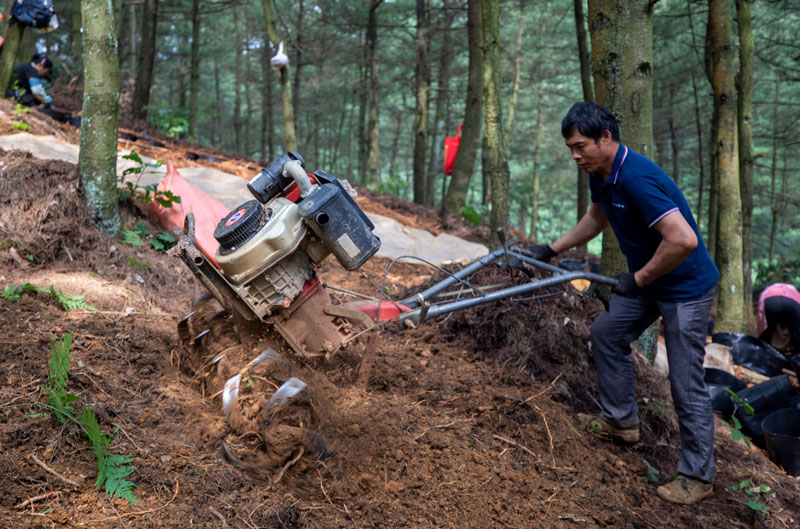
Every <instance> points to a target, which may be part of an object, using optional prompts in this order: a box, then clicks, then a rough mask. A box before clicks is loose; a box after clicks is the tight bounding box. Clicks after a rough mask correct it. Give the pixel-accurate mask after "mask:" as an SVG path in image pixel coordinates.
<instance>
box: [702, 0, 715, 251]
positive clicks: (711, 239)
mask: <svg viewBox="0 0 800 529" xmlns="http://www.w3.org/2000/svg"><path fill="white" fill-rule="evenodd" d="M712 16H713V11H712V10H711V9H709V10H708V23H707V24H706V46H705V54H704V60H705V73H706V77H707V78H708V82H709V83H710V84H711V88H712V90H713V89H714V80H713V72H712V69H711V62H712V57H711V44H710V43H711V31H712V29H713V28H712V25H713V23H714V22H713V21H712ZM717 111H718V108H717V105H716V104H715V105H714V109H713V115H712V117H711V145H710V147H709V153H710V156H711V163H710V164H709V167H710V169H711V177H710V179H709V180H710V190H709V193H708V240H707V241H706V242H707V245H706V246H707V247H708V253H710V254H711V257H712V258H713V259H714V262H718V257H719V252H718V241H719V152H718V150H717V146H716V145H715V144H714V141H715V139H716V137H717V131H716V127H717V125H718V123H719V118H718V116H717Z"/></svg>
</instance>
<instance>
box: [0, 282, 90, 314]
mask: <svg viewBox="0 0 800 529" xmlns="http://www.w3.org/2000/svg"><path fill="white" fill-rule="evenodd" d="M25 292H42V293H44V294H50V295H52V296H53V298H55V300H56V301H58V304H59V305H61V308H62V309H64V312H69V311H71V310H77V309H83V310H90V311H92V312H97V308H96V307H95V306H93V305H90V304H89V303H86V302H85V301H84V300H85V299H86V296H75V295H72V294H65V293H64V292H61V291H59V290H56V288H55V287H54V286H52V285H50V288H49V289H46V288H39V287H37V286H36V285H32V284H30V283H24V284H22V285H6V286H5V288H4V289H3V293H2V296H3V298H5V299H7V300H9V301H17V300H18V299H19V298H20V297H21V296H22V294H24V293H25Z"/></svg>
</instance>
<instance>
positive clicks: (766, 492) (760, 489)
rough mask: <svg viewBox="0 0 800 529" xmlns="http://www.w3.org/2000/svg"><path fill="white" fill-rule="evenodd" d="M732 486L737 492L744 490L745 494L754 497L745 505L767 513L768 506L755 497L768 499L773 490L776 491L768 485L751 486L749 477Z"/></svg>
mask: <svg viewBox="0 0 800 529" xmlns="http://www.w3.org/2000/svg"><path fill="white" fill-rule="evenodd" d="M731 488H732V489H733V490H734V491H737V492H744V493H745V494H747V495H748V496H750V497H751V498H753V499H750V500H747V502H745V505H747V506H748V507H750V508H751V509H753V510H754V511H756V512H759V513H766V512H767V506H766V505H764V504H763V503H761V502H760V501H758V500H756V499H755V498H759V499H767V498H769V497H770V496H771V495H772V493H773V492H775V491H774V490H773V489H772V488H771V487H767V486H766V485H759V486H755V485H753V486H751V483H750V480H749V479H746V480H744V481H742V482H740V483H734V484H733V485H732V486H731Z"/></svg>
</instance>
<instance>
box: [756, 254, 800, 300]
mask: <svg viewBox="0 0 800 529" xmlns="http://www.w3.org/2000/svg"><path fill="white" fill-rule="evenodd" d="M753 268H755V271H756V278H755V281H754V282H753V285H754V286H753V291H754V292H755V293H760V292H761V291H762V290H764V289H765V288H767V287H768V286H769V285H771V284H773V283H788V284H790V285H798V284H800V253H797V254H795V256H794V257H792V258H790V259H789V260H787V261H775V262H772V263H769V262H766V261H762V262H756V263H754V266H753Z"/></svg>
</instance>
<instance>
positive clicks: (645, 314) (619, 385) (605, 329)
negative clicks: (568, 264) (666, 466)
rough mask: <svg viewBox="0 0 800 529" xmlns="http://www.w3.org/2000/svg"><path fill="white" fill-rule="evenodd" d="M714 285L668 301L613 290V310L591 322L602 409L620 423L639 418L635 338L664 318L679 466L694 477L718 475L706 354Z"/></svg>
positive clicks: (606, 417) (625, 424)
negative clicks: (677, 427) (683, 298)
mask: <svg viewBox="0 0 800 529" xmlns="http://www.w3.org/2000/svg"><path fill="white" fill-rule="evenodd" d="M713 299H714V290H713V289H712V290H711V291H710V292H708V293H707V294H706V295H704V296H703V297H701V298H700V299H698V300H695V301H685V302H666V301H659V300H654V299H652V298H647V297H641V298H626V297H623V296H614V298H612V300H611V305H610V307H609V311H608V312H603V314H601V315H600V317H599V318H597V321H595V322H594V324H593V325H592V331H591V337H592V351H593V352H594V360H595V364H596V365H597V380H598V394H599V397H600V406H601V410H600V415H601V417H602V418H603V419H604V420H606V421H607V422H609V423H611V424H615V425H617V426H621V427H629V426H635V425H637V424H639V414H638V412H639V410H638V407H637V405H636V388H635V386H634V378H633V357H632V356H631V348H630V343H631V342H632V341H634V340H635V339H636V338H638V337H639V335H640V334H642V332H644V330H645V329H647V327H649V326H650V324H651V323H653V322H654V321H655V320H656V318H658V316H659V314H660V315H661V317H662V318H663V322H664V330H665V339H666V346H667V358H668V360H669V381H670V386H671V389H672V400H673V402H674V404H675V411H676V413H677V415H678V423H679V425H680V435H681V457H680V460H679V461H678V472H680V473H681V474H685V475H687V476H690V477H693V478H695V479H700V480H703V481H709V482H710V481H712V480H713V478H714V411H713V410H712V408H711V399H710V397H709V394H708V388H707V387H706V384H705V381H704V380H703V375H704V370H703V358H704V357H705V349H704V347H705V338H706V331H707V329H708V315H709V312H710V310H711V302H712V301H713Z"/></svg>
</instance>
